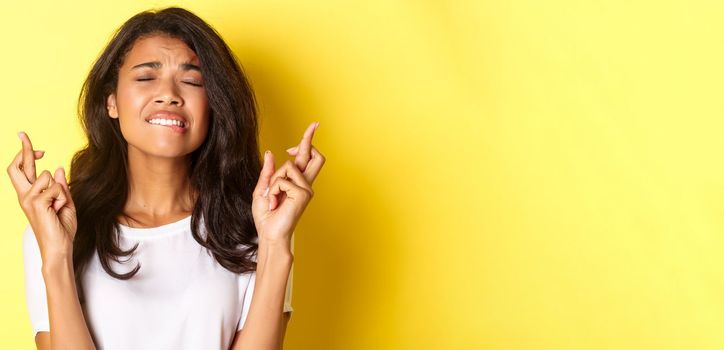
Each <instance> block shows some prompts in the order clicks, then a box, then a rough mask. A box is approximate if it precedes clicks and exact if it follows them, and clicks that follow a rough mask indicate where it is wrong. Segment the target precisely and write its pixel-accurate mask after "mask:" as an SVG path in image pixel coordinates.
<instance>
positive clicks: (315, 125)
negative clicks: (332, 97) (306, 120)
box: [314, 122, 319, 130]
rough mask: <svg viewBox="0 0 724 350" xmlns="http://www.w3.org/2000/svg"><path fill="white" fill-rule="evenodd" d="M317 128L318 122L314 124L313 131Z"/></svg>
mask: <svg viewBox="0 0 724 350" xmlns="http://www.w3.org/2000/svg"><path fill="white" fill-rule="evenodd" d="M318 126H319V122H316V123H315V124H314V130H317V127H318Z"/></svg>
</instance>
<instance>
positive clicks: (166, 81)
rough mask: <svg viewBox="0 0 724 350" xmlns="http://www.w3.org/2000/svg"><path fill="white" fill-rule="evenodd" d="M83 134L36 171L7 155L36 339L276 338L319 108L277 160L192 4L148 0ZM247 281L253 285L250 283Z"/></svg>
mask: <svg viewBox="0 0 724 350" xmlns="http://www.w3.org/2000/svg"><path fill="white" fill-rule="evenodd" d="M79 113H80V117H81V121H82V125H83V128H84V131H85V133H86V135H87V137H88V145H87V146H86V147H85V148H84V149H82V150H80V151H79V152H77V153H76V154H75V156H74V157H73V161H72V163H71V171H70V181H69V182H66V177H65V173H64V170H63V169H62V168H58V169H57V170H56V171H55V172H54V174H51V173H50V172H49V171H47V170H44V171H42V172H41V173H40V175H37V173H36V169H35V160H36V159H39V158H42V156H43V154H44V153H43V151H38V150H34V149H33V146H32V144H31V141H30V139H29V137H28V135H26V134H25V133H20V134H19V136H20V139H21V140H22V150H21V151H20V152H18V154H17V156H16V157H15V159H14V160H13V161H12V163H11V164H10V166H9V167H8V174H9V176H10V179H11V181H12V183H13V186H14V187H15V190H16V192H17V194H18V199H19V202H20V205H21V207H22V209H23V212H24V213H25V215H26V216H27V218H28V221H29V226H28V228H27V229H26V232H25V236H24V253H25V254H24V255H25V274H26V295H27V303H28V308H29V310H30V316H31V321H32V323H33V328H34V329H35V331H36V338H35V339H36V343H37V346H38V348H39V349H60V348H68V349H93V348H104V349H228V348H230V347H231V348H233V349H278V348H280V347H281V344H282V340H283V337H284V332H285V328H286V321H287V320H288V318H285V317H283V316H282V313H283V311H291V308H290V307H289V306H288V303H287V304H286V305H285V288H286V286H287V281H288V278H289V274H290V270H291V265H292V261H293V255H292V242H291V237H292V233H293V231H294V228H295V227H296V224H297V222H298V220H299V218H300V216H301V215H302V213H303V212H304V210H305V208H306V206H307V205H308V203H309V200H310V199H311V198H312V195H313V191H312V188H311V184H312V182H313V181H314V179H315V178H316V177H317V175H318V174H319V171H320V169H321V168H322V165H323V164H324V162H325V158H324V156H322V154H320V152H319V151H318V150H317V149H316V148H315V147H314V146H312V143H311V142H312V136H313V133H314V130H315V129H316V127H317V126H318V124H319V123H312V124H311V125H310V126H309V127H308V128H307V130H306V131H305V133H304V136H303V137H302V140H301V142H300V143H299V144H298V145H297V146H296V147H294V148H291V149H289V150H287V152H288V153H289V154H290V155H291V156H292V157H294V159H293V161H292V160H287V161H286V162H285V163H284V164H283V165H282V166H281V167H279V168H275V162H274V155H273V154H272V153H271V152H269V151H267V152H266V153H265V154H264V156H263V162H262V160H261V159H260V155H259V151H258V144H257V134H258V123H257V115H256V103H255V100H254V95H253V92H252V89H251V87H250V86H249V84H248V82H247V80H246V78H245V77H244V74H243V72H242V69H241V68H240V66H239V64H238V63H237V61H236V59H235V57H234V55H233V53H232V52H231V50H230V49H229V48H228V46H227V45H226V44H225V43H224V41H223V40H222V39H221V38H220V37H219V35H218V34H217V33H216V32H215V31H214V30H213V29H212V28H211V27H210V26H209V25H208V24H206V23H205V22H204V21H203V20H201V19H200V18H198V17H197V16H195V15H194V14H192V13H190V12H188V11H186V10H183V9H180V8H168V9H164V10H161V11H157V12H143V13H140V14H138V15H136V16H134V17H132V18H131V19H129V20H128V21H127V22H126V23H125V24H123V26H122V27H121V28H120V29H119V30H118V31H117V33H116V34H115V36H114V37H113V39H112V40H111V41H110V43H109V44H108V46H107V47H106V48H105V50H104V51H103V52H102V54H101V55H100V57H99V58H98V60H97V61H96V62H95V64H94V65H93V68H92V69H91V71H90V74H89V76H88V78H87V80H86V82H85V84H84V86H83V90H82V93H81V95H80V99H79ZM252 295H253V296H254V297H253V298H252Z"/></svg>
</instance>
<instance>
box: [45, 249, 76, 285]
mask: <svg viewBox="0 0 724 350" xmlns="http://www.w3.org/2000/svg"><path fill="white" fill-rule="evenodd" d="M41 272H42V274H43V279H45V281H46V283H48V282H49V281H50V280H65V279H67V278H70V279H75V272H74V270H73V258H72V257H69V256H53V257H48V258H44V259H43V266H42V267H41Z"/></svg>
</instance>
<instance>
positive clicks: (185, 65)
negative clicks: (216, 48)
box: [131, 61, 201, 73]
mask: <svg viewBox="0 0 724 350" xmlns="http://www.w3.org/2000/svg"><path fill="white" fill-rule="evenodd" d="M143 67H148V68H153V69H159V68H161V62H159V61H153V62H145V63H141V64H137V65H135V66H133V67H131V70H133V69H137V68H143ZM179 67H181V70H185V71H189V70H195V71H197V72H199V73H201V67H199V66H197V65H195V64H193V63H182V64H180V65H179Z"/></svg>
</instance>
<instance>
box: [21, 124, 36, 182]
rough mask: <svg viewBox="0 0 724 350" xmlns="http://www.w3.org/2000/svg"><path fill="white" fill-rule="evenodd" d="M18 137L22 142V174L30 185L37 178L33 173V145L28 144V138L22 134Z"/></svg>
mask: <svg viewBox="0 0 724 350" xmlns="http://www.w3.org/2000/svg"><path fill="white" fill-rule="evenodd" d="M18 137H19V138H20V141H22V142H23V160H22V163H21V164H22V165H23V169H22V170H23V173H24V174H25V177H26V178H27V179H28V181H29V182H30V183H33V182H35V179H36V178H37V176H36V173H35V152H34V151H33V144H32V143H31V142H30V137H28V135H27V134H26V133H24V132H22V131H21V132H19V133H18Z"/></svg>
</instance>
